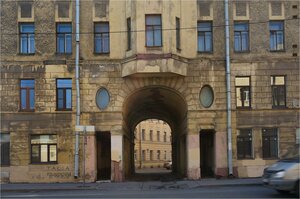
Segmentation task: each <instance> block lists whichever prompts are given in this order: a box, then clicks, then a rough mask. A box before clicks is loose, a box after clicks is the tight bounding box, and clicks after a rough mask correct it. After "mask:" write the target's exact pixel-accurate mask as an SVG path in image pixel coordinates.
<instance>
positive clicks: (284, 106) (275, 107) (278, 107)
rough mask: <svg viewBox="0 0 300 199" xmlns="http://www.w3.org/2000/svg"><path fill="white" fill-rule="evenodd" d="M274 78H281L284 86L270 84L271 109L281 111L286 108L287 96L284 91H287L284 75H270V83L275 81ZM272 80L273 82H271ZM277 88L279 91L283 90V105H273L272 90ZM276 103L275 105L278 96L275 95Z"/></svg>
mask: <svg viewBox="0 0 300 199" xmlns="http://www.w3.org/2000/svg"><path fill="white" fill-rule="evenodd" d="M276 77H283V78H284V85H276V84H274V83H273V84H271V94H272V108H273V109H281V108H286V96H287V94H286V91H287V89H286V75H272V76H271V82H272V81H273V82H275V81H274V80H275V78H276ZM272 79H273V80H272ZM276 87H277V88H278V87H280V88H281V89H282V88H283V90H284V95H283V98H284V105H275V104H274V98H275V97H274V90H275V89H274V88H276ZM277 91H278V90H277ZM279 97H281V96H279ZM276 101H277V103H278V102H279V101H280V99H278V95H277V99H276Z"/></svg>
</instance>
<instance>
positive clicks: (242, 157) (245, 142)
mask: <svg viewBox="0 0 300 199" xmlns="http://www.w3.org/2000/svg"><path fill="white" fill-rule="evenodd" d="M238 130H239V131H240V132H239V135H237V137H236V140H237V141H236V142H237V143H236V144H237V147H236V148H237V159H238V160H247V159H253V132H252V129H250V128H242V129H238ZM241 134H244V135H241ZM245 134H248V136H247V135H245ZM249 134H251V135H250V136H249ZM247 138H248V139H249V140H247ZM240 139H243V140H240ZM239 146H242V149H240V148H239ZM247 146H248V147H249V146H250V151H247V149H248V148H247ZM241 152H243V153H241ZM249 152H250V156H249V157H247V155H248V153H249Z"/></svg>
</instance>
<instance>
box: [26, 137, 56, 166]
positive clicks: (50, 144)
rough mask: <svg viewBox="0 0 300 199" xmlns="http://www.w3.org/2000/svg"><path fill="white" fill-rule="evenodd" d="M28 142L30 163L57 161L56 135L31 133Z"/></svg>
mask: <svg viewBox="0 0 300 199" xmlns="http://www.w3.org/2000/svg"><path fill="white" fill-rule="evenodd" d="M30 143H31V163H56V162H57V137H56V135H32V136H31V140H30Z"/></svg>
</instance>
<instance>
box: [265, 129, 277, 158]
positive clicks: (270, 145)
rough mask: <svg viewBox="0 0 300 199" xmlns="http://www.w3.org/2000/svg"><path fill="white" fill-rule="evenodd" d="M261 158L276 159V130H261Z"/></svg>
mask: <svg viewBox="0 0 300 199" xmlns="http://www.w3.org/2000/svg"><path fill="white" fill-rule="evenodd" d="M262 150H263V158H277V157H278V133H277V129H276V128H265V129H262Z"/></svg>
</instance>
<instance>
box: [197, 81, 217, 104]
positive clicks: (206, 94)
mask: <svg viewBox="0 0 300 199" xmlns="http://www.w3.org/2000/svg"><path fill="white" fill-rule="evenodd" d="M213 101H214V92H213V90H212V88H211V87H210V86H208V85H205V86H203V87H202V88H201V91H200V103H201V105H202V106H203V107H205V108H208V107H210V106H211V105H212V103H213Z"/></svg>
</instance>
